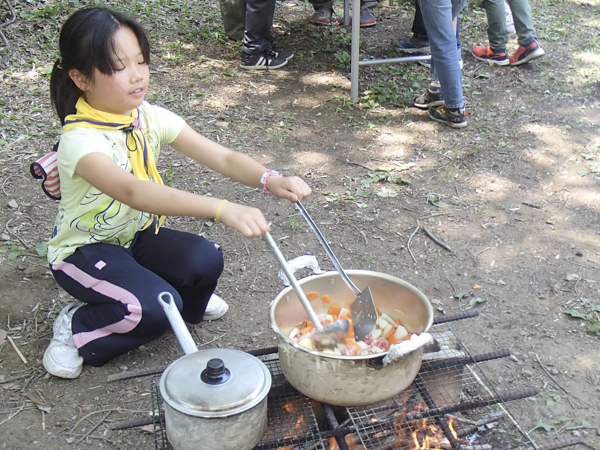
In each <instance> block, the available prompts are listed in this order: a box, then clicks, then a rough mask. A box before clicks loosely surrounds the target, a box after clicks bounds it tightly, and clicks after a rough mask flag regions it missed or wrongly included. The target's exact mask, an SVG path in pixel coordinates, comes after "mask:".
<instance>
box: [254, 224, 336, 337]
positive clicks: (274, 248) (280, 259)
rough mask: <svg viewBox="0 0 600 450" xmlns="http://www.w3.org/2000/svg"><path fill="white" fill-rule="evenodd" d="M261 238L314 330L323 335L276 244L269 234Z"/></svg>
mask: <svg viewBox="0 0 600 450" xmlns="http://www.w3.org/2000/svg"><path fill="white" fill-rule="evenodd" d="M263 238H264V239H265V241H266V242H267V244H268V245H269V247H270V248H271V250H272V251H273V254H274V255H275V258H277V262H278V263H279V265H280V266H281V270H283V273H284V274H285V276H286V277H287V278H288V280H289V282H290V285H291V286H292V288H294V291H295V292H296V295H297V296H298V298H299V299H300V303H302V306H303V307H304V309H305V310H306V312H307V313H308V317H309V318H310V321H311V322H312V323H313V325H314V327H315V328H316V330H317V331H318V332H319V333H325V330H324V329H323V325H321V321H320V320H319V318H318V317H317V314H316V313H315V310H314V309H313V308H312V306H311V304H310V302H309V301H308V299H307V298H306V295H305V294H304V291H303V290H302V288H301V287H300V285H299V284H298V280H296V277H295V276H294V272H292V271H291V270H290V268H289V266H288V264H287V261H286V260H285V258H284V257H283V254H282V253H281V251H280V250H279V247H277V244H276V243H275V241H274V240H273V237H272V236H271V234H270V233H269V232H266V233H265V235H264V236H263Z"/></svg>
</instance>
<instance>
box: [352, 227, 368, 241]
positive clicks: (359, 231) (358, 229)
mask: <svg viewBox="0 0 600 450" xmlns="http://www.w3.org/2000/svg"><path fill="white" fill-rule="evenodd" d="M350 226H352V227H354V228H356V231H358V234H360V235H361V236H362V237H363V239H364V241H365V244H368V243H369V241H368V240H367V236H366V235H365V233H364V232H363V231H362V230H361V229H360V228H358V227H357V226H356V225H353V224H350Z"/></svg>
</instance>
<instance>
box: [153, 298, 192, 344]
mask: <svg viewBox="0 0 600 450" xmlns="http://www.w3.org/2000/svg"><path fill="white" fill-rule="evenodd" d="M158 303H160V306H162V308H163V309H164V310H165V314H166V315H167V319H169V323H170V324H171V327H172V328H173V332H174V333H175V337H176V338H177V341H178V342H179V345H180V346H181V348H182V349H183V351H184V353H185V354H186V355H189V354H190V353H196V352H197V351H198V347H197V346H196V343H195V342H194V339H193V338H192V335H191V334H190V332H189V330H188V328H187V325H186V324H185V322H184V321H183V319H182V317H181V314H180V313H179V310H178V309H177V305H176V304H175V300H174V299H173V295H172V294H171V293H170V292H161V293H160V294H158Z"/></svg>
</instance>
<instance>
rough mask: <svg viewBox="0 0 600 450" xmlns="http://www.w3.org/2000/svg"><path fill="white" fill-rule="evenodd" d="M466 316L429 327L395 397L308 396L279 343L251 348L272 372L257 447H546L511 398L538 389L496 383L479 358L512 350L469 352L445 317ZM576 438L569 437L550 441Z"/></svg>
mask: <svg viewBox="0 0 600 450" xmlns="http://www.w3.org/2000/svg"><path fill="white" fill-rule="evenodd" d="M466 317H468V316H464V314H462V315H460V316H457V317H455V318H453V319H451V318H448V317H445V318H444V319H443V322H442V320H440V321H436V322H434V323H435V325H434V326H433V327H432V329H431V330H430V332H431V333H432V334H433V335H434V338H435V345H433V346H429V347H427V348H426V349H425V353H424V355H423V364H422V366H421V370H420V372H419V374H418V375H417V378H416V379H415V381H414V382H413V384H412V385H411V386H409V388H407V389H406V390H405V391H403V392H401V393H400V394H398V395H397V396H396V397H394V398H392V399H389V400H387V401H385V402H381V403H378V404H374V405H369V406H363V407H348V408H342V407H331V406H329V405H324V404H321V403H319V402H316V401H314V400H310V399H308V398H307V397H305V396H303V395H302V394H300V393H299V392H298V391H296V390H295V389H294V388H293V387H292V386H291V385H290V384H289V383H288V381H287V380H286V378H285V376H284V375H283V372H282V370H281V366H280V364H279V358H278V355H277V347H272V348H265V349H259V350H256V351H252V352H249V353H251V354H253V355H254V356H257V357H258V358H260V359H261V360H262V361H263V362H264V363H265V364H266V365H267V367H268V369H269V371H270V372H271V376H272V386H271V391H270V392H269V397H268V401H267V405H268V418H267V431H266V432H265V435H264V436H263V439H262V440H261V442H260V443H259V444H258V446H256V447H255V450H271V449H277V450H331V449H333V448H335V449H336V450H348V449H349V445H347V443H346V442H347V441H353V442H357V441H360V443H361V444H362V445H363V447H364V448H365V449H367V450H405V449H406V450H408V449H414V448H422V447H421V446H422V445H423V443H424V442H425V441H427V440H428V441H429V442H430V446H431V448H432V449H433V448H436V449H442V450H491V449H493V450H509V449H510V450H513V449H515V450H516V449H525V448H526V449H531V450H533V449H536V450H543V449H544V448H546V446H543V445H542V446H539V445H537V444H535V443H534V442H533V441H532V440H531V439H530V438H529V436H528V435H527V433H526V432H525V431H524V430H523V429H522V428H521V427H520V425H519V424H518V422H517V421H516V420H515V419H514V417H513V415H512V414H511V413H510V411H509V409H508V406H507V404H506V402H509V401H512V400H518V399H522V398H526V397H530V396H533V395H536V394H537V393H538V392H539V391H538V390H536V389H521V390H515V391H511V392H510V393H499V392H496V391H495V390H494V388H493V386H492V385H491V383H490V382H489V380H487V378H486V376H485V374H484V372H483V371H482V370H481V368H480V363H483V362H485V361H488V360H492V359H497V358H503V357H507V356H509V355H510V352H508V351H499V352H493V353H487V354H483V355H475V356H471V355H470V354H469V352H468V351H467V349H466V348H465V346H464V345H463V344H462V342H460V341H459V339H458V338H457V336H456V335H455V334H454V333H453V332H452V331H451V330H450V328H449V327H448V326H447V324H446V323H447V322H448V321H450V320H457V319H462V318H466ZM159 380H160V375H156V376H154V377H153V380H152V383H151V386H152V407H153V412H154V415H153V420H154V429H155V431H156V433H155V447H156V450H172V447H171V445H170V444H169V442H168V439H167V437H166V431H165V423H164V411H163V403H162V398H161V396H160V390H159V388H158V384H159ZM349 438H350V439H349ZM417 443H418V444H417ZM433 444H437V447H436V446H435V445H433ZM575 444H576V442H575V443H574V442H564V445H560V446H558V447H557V446H552V447H547V448H563V447H567V446H570V445H575ZM423 448H425V447H423Z"/></svg>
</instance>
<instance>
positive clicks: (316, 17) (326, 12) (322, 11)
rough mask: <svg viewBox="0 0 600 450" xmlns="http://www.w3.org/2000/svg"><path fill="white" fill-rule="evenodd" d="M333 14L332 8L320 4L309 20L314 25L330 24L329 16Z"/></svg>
mask: <svg viewBox="0 0 600 450" xmlns="http://www.w3.org/2000/svg"><path fill="white" fill-rule="evenodd" d="M332 14H333V10H332V9H331V8H328V7H326V6H321V7H320V8H319V9H317V10H316V11H315V13H314V14H313V15H312V17H311V18H310V21H311V22H312V23H314V24H315V25H331V16H332Z"/></svg>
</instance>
